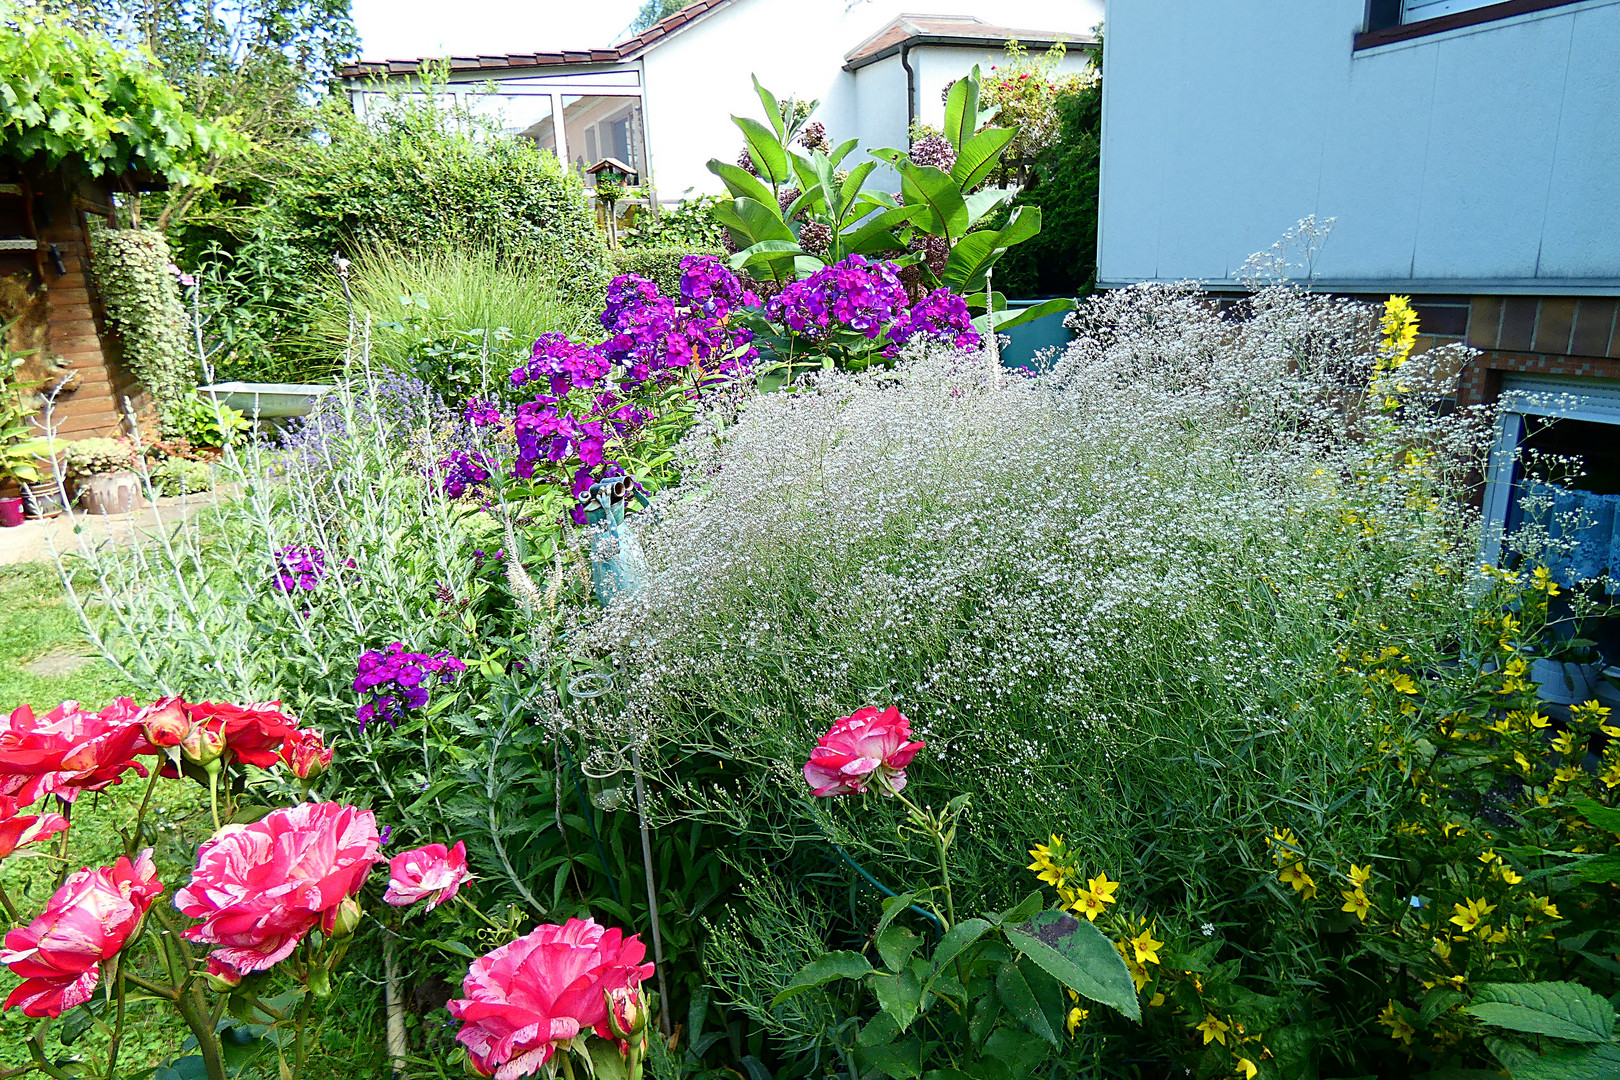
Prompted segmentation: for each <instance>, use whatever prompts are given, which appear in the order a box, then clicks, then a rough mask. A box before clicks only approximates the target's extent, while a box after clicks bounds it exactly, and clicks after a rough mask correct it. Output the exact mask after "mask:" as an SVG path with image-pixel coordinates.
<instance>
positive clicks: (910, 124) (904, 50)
mask: <svg viewBox="0 0 1620 1080" xmlns="http://www.w3.org/2000/svg"><path fill="white" fill-rule="evenodd" d="M900 66H901V67H903V68H905V69H906V145H907V146H910V145H911V132H912V129H913V128H915V127H916V126H917V73H916V72H915V71H913V70H911V46H910V45H901V46H900Z"/></svg>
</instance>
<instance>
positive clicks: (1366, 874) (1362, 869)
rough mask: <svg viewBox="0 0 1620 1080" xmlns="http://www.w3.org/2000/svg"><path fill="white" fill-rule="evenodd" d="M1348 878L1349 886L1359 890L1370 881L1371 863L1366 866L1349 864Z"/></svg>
mask: <svg viewBox="0 0 1620 1080" xmlns="http://www.w3.org/2000/svg"><path fill="white" fill-rule="evenodd" d="M1349 876H1350V884H1352V885H1354V886H1356V887H1357V888H1358V889H1359V888H1360V887H1361V886H1363V885H1365V884H1367V882H1369V881H1371V880H1372V863H1368V864H1367V865H1366V866H1357V865H1356V864H1355V863H1351V864H1350V875H1349Z"/></svg>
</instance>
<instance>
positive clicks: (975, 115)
mask: <svg viewBox="0 0 1620 1080" xmlns="http://www.w3.org/2000/svg"><path fill="white" fill-rule="evenodd" d="M978 126H979V65H977V64H974V65H973V70H972V71H971V72H970V73H968V74H967V75H966V76H964V77H963V78H960V79H957V80H956V81H955V82H954V83H952V84H951V88H950V90H949V91H948V92H947V93H946V95H945V138H946V140H947V141H949V142H950V144H951V146H952V147H954V148H955V149H956V150H958V151H960V150H961V149H962V146H963V144H965V143H966V142H967V141H968V140H969V139H971V138H972V137H973V133H974V132H975V131H977V130H978Z"/></svg>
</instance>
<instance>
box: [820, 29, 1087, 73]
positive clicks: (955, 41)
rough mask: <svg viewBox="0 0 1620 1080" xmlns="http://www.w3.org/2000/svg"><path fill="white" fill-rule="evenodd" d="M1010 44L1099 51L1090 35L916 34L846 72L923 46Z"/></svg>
mask: <svg viewBox="0 0 1620 1080" xmlns="http://www.w3.org/2000/svg"><path fill="white" fill-rule="evenodd" d="M1009 41H1016V42H1018V43H1019V44H1020V45H1038V46H1042V47H1043V48H1044V49H1051V48H1052V47H1054V46H1057V45H1073V46H1076V47H1077V48H1082V49H1089V48H1095V47H1096V45H1097V39H1096V38H1095V37H1094V36H1091V35H1086V34H1080V35H1072V34H1065V33H1061V32H1050V33H1047V32H1042V33H1038V34H1036V33H1026V34H1008V35H1007V36H1006V37H1002V38H994V37H970V36H965V35H959V34H915V35H913V36H911V37H908V38H906V39H904V40H903V41H897V42H895V43H894V44H893V45H887V46H884V47H883V48H881V49H879V50H878V51H877V52H875V53H872V54H870V55H868V56H862V57H859V58H857V59H854V60H847V61H846V62H845V64H844V70H845V71H859V70H860V69H861V68H863V67H868V66H870V65H872V64H875V63H877V62H878V61H879V60H887V59H888V58H889V57H891V56H897V55H899V53H900V50H901V49H915V48H918V47H919V46H929V45H933V46H944V47H947V48H949V47H960V48H969V49H971V48H978V47H981V46H983V47H988V46H992V45H995V44H997V43H998V42H999V43H1000V44H1001V45H1003V46H1005V45H1006V44H1007V42H1009Z"/></svg>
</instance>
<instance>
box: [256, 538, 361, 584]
mask: <svg viewBox="0 0 1620 1080" xmlns="http://www.w3.org/2000/svg"><path fill="white" fill-rule="evenodd" d="M274 557H275V560H276V569H275V574H274V576H272V577H271V579H270V587H271V588H273V589H275V590H277V591H278V592H295V591H302V592H312V591H313V590H314V589H315V587H316V586H317V585H319V584H320V583H321V579H322V578H324V577H326V574H327V568H326V552H324V551H322V550H321V549H320V548H318V547H306V546H304V545H301V544H292V545H289V546H287V547H284V548H280V549H278V550H277V551H276V553H275V556H274ZM348 564H349V565H350V566H353V565H354V560H353V559H350V560H349V562H348Z"/></svg>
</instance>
